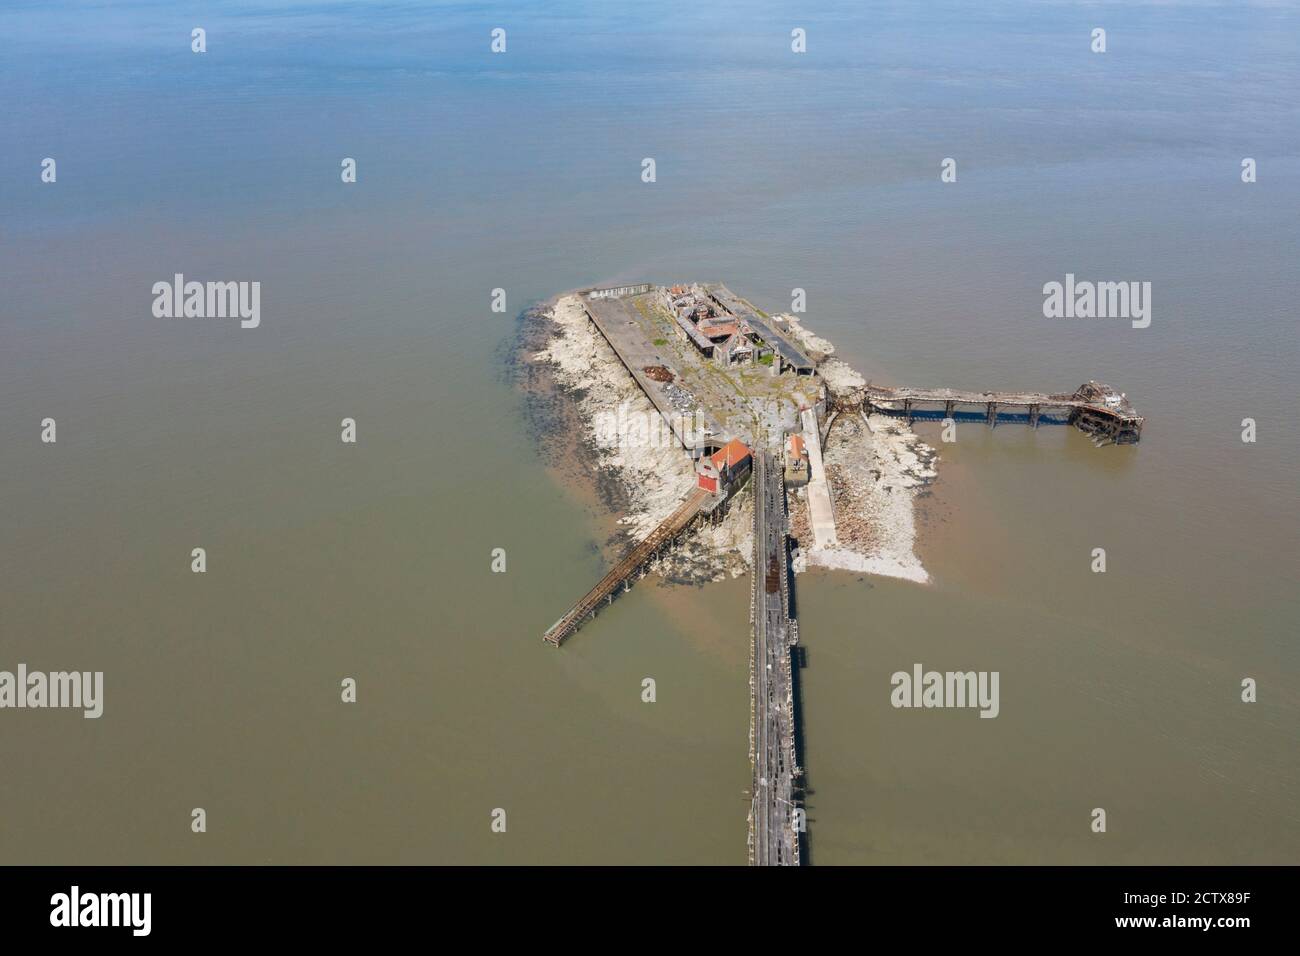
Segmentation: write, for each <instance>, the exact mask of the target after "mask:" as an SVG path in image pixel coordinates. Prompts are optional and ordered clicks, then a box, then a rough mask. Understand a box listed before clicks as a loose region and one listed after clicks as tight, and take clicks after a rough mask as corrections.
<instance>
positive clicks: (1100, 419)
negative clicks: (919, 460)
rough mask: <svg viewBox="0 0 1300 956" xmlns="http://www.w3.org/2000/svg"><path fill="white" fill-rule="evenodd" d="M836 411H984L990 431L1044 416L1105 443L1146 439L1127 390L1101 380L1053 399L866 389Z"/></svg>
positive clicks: (1026, 394)
mask: <svg viewBox="0 0 1300 956" xmlns="http://www.w3.org/2000/svg"><path fill="white" fill-rule="evenodd" d="M834 404H835V405H836V410H842V409H844V408H846V407H855V406H856V407H861V408H862V410H863V411H864V412H866V413H870V412H873V411H877V412H883V413H885V414H888V415H902V416H904V417H906V418H907V420H908V422H909V423H910V422H911V421H912V418H913V417H914V416H915V415H916V414H917V413H921V412H937V411H939V406H942V407H943V417H944V418H952V417H953V415H954V414H956V413H957V412H959V411H969V410H971V409H972V408H975V409H978V410H979V411H982V412H983V413H984V420H985V421H986V422H987V423H988V425H989V426H990V427H993V426H995V425H996V424H997V422H998V416H999V415H1003V414H1020V415H1024V416H1025V420H1026V422H1027V423H1028V424H1029V425H1030V427H1032V428H1037V427H1038V423H1039V420H1040V418H1041V417H1042V416H1043V415H1048V416H1054V417H1060V418H1063V419H1064V420H1065V421H1066V422H1068V423H1069V424H1071V425H1073V426H1074V427H1075V428H1077V429H1079V431H1081V432H1083V433H1085V434H1087V435H1089V436H1091V437H1092V440H1093V443H1094V444H1096V445H1098V446H1101V445H1112V444H1113V445H1132V444H1136V443H1137V442H1138V441H1139V440H1141V438H1142V424H1143V422H1145V421H1146V419H1144V418H1142V417H1141V416H1140V415H1138V414H1137V412H1136V411H1135V410H1134V408H1133V403H1132V402H1130V401H1129V398H1128V396H1127V395H1126V394H1124V393H1123V392H1120V391H1118V390H1116V389H1114V388H1111V387H1110V386H1109V385H1104V384H1102V383H1101V382H1086V383H1084V384H1083V385H1080V386H1079V387H1078V389H1076V390H1075V391H1074V393H1073V394H1069V395H1067V394H1056V395H1049V394H1046V393H1043V392H968V391H962V390H960V389H955V388H916V387H913V386H908V385H898V386H893V387H888V386H882V385H868V386H866V387H865V388H864V389H862V394H861V396H859V397H856V400H855V399H854V398H846V399H841V400H839V401H837V402H836V403H834Z"/></svg>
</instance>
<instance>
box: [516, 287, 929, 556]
mask: <svg viewBox="0 0 1300 956" xmlns="http://www.w3.org/2000/svg"><path fill="white" fill-rule="evenodd" d="M551 318H552V320H553V321H554V323H555V332H554V335H552V337H551V338H550V340H549V341H548V342H547V346H546V348H545V349H543V350H542V351H540V352H537V353H536V354H535V355H534V356H533V360H534V361H538V362H547V363H549V364H550V366H551V368H552V370H553V374H554V376H555V379H556V381H557V382H558V383H559V385H560V386H561V387H562V388H564V389H566V390H569V391H571V392H575V393H577V394H578V403H579V411H580V419H581V421H582V422H583V424H584V427H585V428H586V430H587V435H586V436H585V438H586V439H587V444H588V445H589V447H590V448H591V449H592V450H593V451H594V453H595V455H596V458H595V464H594V465H593V466H592V467H593V468H594V469H597V470H603V471H606V472H607V473H608V474H610V475H612V476H614V477H615V478H616V479H617V480H618V482H619V485H620V486H621V489H622V491H623V493H624V495H625V497H626V500H627V502H628V508H627V513H626V515H625V516H624V517H623V518H622V520H621V523H622V524H623V525H624V526H625V528H626V532H627V536H628V539H629V541H631V540H640V539H641V538H643V537H645V536H646V535H647V534H649V533H650V531H651V530H652V529H653V528H654V527H655V526H656V525H657V524H658V523H659V522H661V521H662V520H663V519H664V518H666V517H667V516H668V515H669V514H670V513H671V512H672V510H673V509H674V508H675V507H676V506H677V505H678V504H679V503H680V502H681V500H682V499H683V498H684V497H685V496H686V495H687V494H688V493H689V492H690V490H691V489H692V488H693V487H695V473H694V468H693V466H692V463H691V460H690V457H689V456H688V455H686V454H685V452H683V451H682V449H681V446H680V445H678V444H677V443H676V442H675V441H672V440H659V441H632V440H626V439H624V440H622V441H611V440H610V435H609V433H608V430H607V429H604V428H602V426H601V423H602V422H603V423H608V422H609V421H610V420H611V418H612V417H615V416H625V417H627V418H635V417H636V416H644V417H646V418H647V419H654V418H656V417H657V413H656V412H655V410H654V406H652V405H651V404H650V401H649V400H648V399H647V398H646V397H645V395H644V394H643V393H642V392H641V389H640V387H639V386H638V385H637V384H636V382H635V381H634V380H633V379H632V377H631V376H630V375H629V374H628V373H627V370H626V369H625V368H624V367H623V365H622V363H621V362H620V361H619V360H618V357H617V356H615V354H614V352H613V350H612V349H610V348H609V345H608V344H607V343H606V342H605V340H604V338H603V337H602V336H601V335H600V333H599V332H598V331H597V330H596V329H595V327H594V326H593V325H592V324H591V322H590V321H589V320H588V319H587V316H586V312H585V311H584V309H583V307H582V304H581V303H580V302H579V301H578V299H577V298H576V297H575V296H571V295H570V296H562V297H560V298H559V299H558V300H557V301H556V303H555V305H554V307H553V309H552V310H551ZM778 318H779V321H783V322H784V323H785V324H786V326H787V328H789V330H790V333H791V335H792V337H794V338H795V339H796V340H797V341H798V342H799V344H800V345H802V346H803V347H804V348H805V349H806V350H807V351H808V352H809V355H810V357H812V358H813V359H814V360H815V361H818V362H819V363H820V364H819V367H818V373H819V374H820V375H822V377H823V378H824V379H825V380H826V381H827V383H828V384H829V385H830V386H831V388H833V389H835V390H836V391H837V393H839V394H843V392H844V390H845V389H851V388H853V387H861V386H862V385H864V384H865V382H864V380H863V378H862V376H861V375H859V374H858V373H857V372H856V371H855V370H853V369H852V368H850V367H849V366H848V365H846V364H845V363H843V362H841V361H839V360H838V359H830V358H829V356H830V355H831V354H832V353H833V352H834V346H833V345H832V344H831V343H830V342H828V341H826V340H825V339H822V338H820V337H818V336H816V335H814V334H813V333H812V332H810V331H808V330H807V328H805V327H804V326H803V325H802V324H800V323H799V322H798V321H797V320H795V319H794V317H793V316H780V317H778ZM823 455H824V461H825V466H826V474H827V477H828V478H829V480H830V483H831V485H832V489H833V503H834V510H835V522H836V537H837V546H836V547H834V548H826V549H820V550H819V549H814V548H811V547H804V548H802V549H800V550H799V551H798V552H796V555H795V561H794V567H795V571H796V572H799V571H803V570H805V569H806V568H807V567H809V566H814V567H823V568H832V569H840V570H846V571H854V572H859V573H865V574H875V575H884V576H888V577H896V578H905V579H907V580H909V581H917V582H925V581H928V580H929V575H928V574H927V573H926V571H925V568H924V567H923V566H922V565H921V562H920V560H919V558H918V557H917V556H916V551H915V546H916V521H915V513H914V510H915V502H916V495H917V492H918V490H919V489H921V488H922V487H923V486H924V485H925V484H927V483H929V482H930V481H931V480H933V479H934V477H935V475H936V472H935V470H934V467H933V465H934V462H935V460H936V457H935V454H934V451H933V449H931V448H929V446H927V445H925V444H924V443H922V442H921V440H920V439H919V438H918V437H917V436H916V435H915V434H914V433H913V432H912V431H911V430H910V429H908V428H907V427H906V425H905V423H903V422H902V421H900V420H897V419H894V418H890V417H888V416H882V415H872V416H870V418H869V419H867V418H864V417H863V416H862V415H860V414H852V415H851V414H849V413H843V414H841V415H840V416H839V418H838V419H837V420H836V422H835V424H834V426H833V427H832V429H831V433H830V437H829V439H828V441H827V442H826V447H825V448H824V449H823ZM789 501H790V519H791V532H792V534H793V535H794V536H795V537H796V538H797V539H798V540H799V541H800V542H803V543H805V544H807V545H811V542H812V535H811V534H810V533H809V529H808V516H807V504H806V501H807V496H806V490H805V489H802V488H800V489H797V490H795V491H794V492H793V493H792V494H791V496H790V499H789ZM752 522H753V505H752V498H751V497H750V495H749V491H748V489H746V490H744V491H742V492H741V493H740V495H739V496H738V497H737V499H736V501H735V502H733V504H732V507H731V509H730V511H729V513H728V515H727V517H726V518H725V519H724V520H723V521H722V522H721V523H720V524H718V525H716V526H714V525H707V524H705V525H700V526H697V527H696V530H695V531H694V532H693V533H692V534H691V536H690V537H689V538H688V540H687V541H686V542H685V544H684V546H683V547H681V548H679V549H676V550H675V551H674V552H673V553H672V557H671V558H670V559H669V561H667V562H666V566H665V567H663V568H660V570H661V572H662V573H664V574H665V575H666V576H667V577H669V578H672V579H681V580H694V581H701V580H721V579H724V578H726V577H728V576H738V575H741V574H744V573H747V570H748V564H749V561H750V560H751V552H752V547H753V527H752Z"/></svg>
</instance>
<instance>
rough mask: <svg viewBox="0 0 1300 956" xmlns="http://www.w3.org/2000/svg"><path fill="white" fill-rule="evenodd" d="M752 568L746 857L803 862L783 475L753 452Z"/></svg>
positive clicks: (766, 862) (794, 631) (768, 862)
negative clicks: (751, 770) (750, 774)
mask: <svg viewBox="0 0 1300 956" xmlns="http://www.w3.org/2000/svg"><path fill="white" fill-rule="evenodd" d="M752 481H753V490H754V566H753V571H752V573H751V575H750V602H749V607H750V612H749V617H750V623H751V637H752V641H751V644H750V657H749V696H750V715H749V759H750V762H751V764H752V765H753V768H754V781H753V787H752V789H751V791H750V793H751V795H752V797H751V803H750V811H749V862H750V864H751V865H753V866H798V865H799V860H800V834H801V833H802V832H803V830H804V826H803V820H804V810H803V809H802V808H801V807H799V806H798V805H797V802H796V789H797V781H798V778H799V777H801V776H802V774H803V771H802V769H800V767H799V762H798V758H797V754H796V753H795V723H794V717H795V710H794V664H793V659H792V656H791V649H792V648H793V647H794V645H795V644H796V643H797V642H798V640H799V631H798V625H797V624H796V623H795V621H794V620H793V619H792V618H791V616H790V608H791V603H790V548H789V538H788V537H787V535H786V510H785V481H784V479H783V478H782V474H781V469H780V468H779V467H777V466H775V465H774V463H773V461H772V455H771V453H770V452H767V451H760V452H758V453H756V454H755V456H754V477H753V479H752Z"/></svg>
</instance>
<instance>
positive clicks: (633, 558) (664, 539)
mask: <svg viewBox="0 0 1300 956" xmlns="http://www.w3.org/2000/svg"><path fill="white" fill-rule="evenodd" d="M713 501H714V496H713V495H711V494H710V493H709V492H707V491H705V490H704V489H702V488H696V489H695V490H693V491H692V492H691V493H690V494H689V495H687V496H686V500H685V501H683V502H682V503H681V504H680V505H678V506H677V510H676V511H674V512H673V513H672V514H670V515H669V516H668V517H667V518H665V519H664V520H663V521H662V522H661V523H660V524H659V526H658V527H656V528H655V529H654V530H653V531H651V532H650V534H649V535H647V536H646V538H645V540H644V541H642V542H641V543H640V544H638V545H637V546H636V547H635V548H633V549H632V550H631V551H630V552H628V554H627V556H626V557H624V558H623V559H622V560H621V561H619V562H618V563H617V564H615V565H614V567H612V568H610V570H609V573H608V574H606V575H605V576H604V577H603V578H601V579H600V581H599V583H597V585H596V586H595V587H594V588H592V589H591V590H590V591H588V592H587V594H586V596H585V597H583V599H582V600H581V601H579V602H578V603H577V604H575V605H574V606H573V607H572V608H570V609H569V611H568V613H567V614H565V615H564V616H563V617H562V618H560V619H559V620H558V621H556V622H555V623H554V624H552V625H551V626H550V627H549V628H548V629H547V631H546V633H545V634H543V635H542V639H543V640H544V641H546V642H547V643H549V644H553V645H554V646H556V647H559V646H560V644H561V643H562V642H563V641H564V639H565V638H566V637H568V636H569V635H570V634H572V633H573V632H574V631H576V630H577V629H578V628H580V627H582V625H583V624H585V623H586V622H587V621H589V620H590V619H591V618H593V617H595V616H596V611H597V610H599V609H600V607H601V605H602V604H605V605H608V604H610V603H612V602H613V600H614V595H615V594H616V593H618V592H620V591H625V590H627V589H628V588H629V587H631V586H632V583H631V582H632V577H633V576H634V575H636V574H637V573H638V572H640V571H641V570H642V569H643V568H644V567H645V565H646V564H648V563H649V562H650V561H652V560H654V559H655V558H657V557H658V556H659V554H660V552H662V551H663V550H664V549H665V548H668V547H671V546H672V544H673V543H674V542H675V541H677V540H678V539H679V538H680V537H681V536H682V535H683V534H684V533H685V532H686V530H687V529H688V528H689V527H690V526H691V524H692V522H694V521H695V519H696V518H698V517H699V516H700V512H701V511H702V510H704V509H705V508H706V506H707V505H709V504H711V503H712V502H713Z"/></svg>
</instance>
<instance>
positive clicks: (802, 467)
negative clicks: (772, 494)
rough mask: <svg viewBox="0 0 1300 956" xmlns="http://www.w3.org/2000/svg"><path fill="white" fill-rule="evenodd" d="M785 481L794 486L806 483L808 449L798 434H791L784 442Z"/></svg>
mask: <svg viewBox="0 0 1300 956" xmlns="http://www.w3.org/2000/svg"><path fill="white" fill-rule="evenodd" d="M785 483H786V484H787V485H793V486H795V487H798V486H800V485H806V484H808V449H807V448H805V447H804V442H803V436H802V435H799V434H793V435H791V436H790V440H789V441H788V442H786V446H785Z"/></svg>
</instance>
